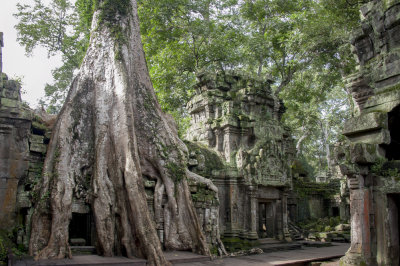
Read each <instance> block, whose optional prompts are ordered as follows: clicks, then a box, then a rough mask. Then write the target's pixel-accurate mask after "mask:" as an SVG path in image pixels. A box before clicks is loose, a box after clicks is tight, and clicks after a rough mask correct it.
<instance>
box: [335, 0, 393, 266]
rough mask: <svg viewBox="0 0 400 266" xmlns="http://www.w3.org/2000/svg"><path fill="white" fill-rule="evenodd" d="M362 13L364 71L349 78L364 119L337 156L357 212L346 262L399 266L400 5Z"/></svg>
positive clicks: (377, 4)
mask: <svg viewBox="0 0 400 266" xmlns="http://www.w3.org/2000/svg"><path fill="white" fill-rule="evenodd" d="M361 14H362V25H361V28H360V29H359V30H357V31H355V32H354V34H353V37H352V40H351V43H352V45H353V51H354V53H355V54H356V56H357V59H358V62H359V68H358V72H357V73H355V74H354V75H352V76H351V77H349V78H348V79H347V83H348V85H347V86H348V88H349V89H350V91H351V92H352V95H353V99H354V101H355V102H356V103H357V110H356V111H357V114H358V115H357V116H356V117H354V118H352V119H350V120H349V121H348V122H347V123H346V125H345V130H344V132H343V134H344V135H345V136H346V137H347V138H348V144H347V149H346V151H343V152H340V153H338V154H337V158H338V161H339V162H340V169H341V171H342V173H343V174H344V175H346V176H347V181H348V187H349V189H350V209H351V247H350V249H349V251H348V252H347V253H346V256H345V257H343V258H342V260H341V263H342V264H344V265H398V264H399V260H400V258H399V251H400V243H399V242H400V239H399V238H400V237H399V232H400V228H399V223H398V221H399V217H400V216H399V215H400V176H399V174H398V170H397V168H396V167H393V166H395V165H396V162H397V161H398V160H400V142H399V138H400V130H399V125H400V108H399V105H400V67H399V66H400V53H399V48H400V26H399V24H400V2H399V1H397V0H383V1H376V0H375V1H369V2H368V3H367V4H365V5H364V6H363V7H362V8H361ZM385 161H390V162H391V163H384V162H385Z"/></svg>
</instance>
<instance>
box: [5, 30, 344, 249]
mask: <svg viewBox="0 0 400 266" xmlns="http://www.w3.org/2000/svg"><path fill="white" fill-rule="evenodd" d="M0 36H1V35H0ZM0 40H1V41H2V39H0ZM1 44H2V42H1ZM198 80H199V81H198V84H197V85H196V87H195V89H196V93H195V95H194V97H193V98H192V99H191V100H190V102H189V103H188V105H187V108H188V111H189V113H190V115H191V118H192V122H191V126H190V128H189V130H188V132H187V136H186V144H187V146H188V148H189V161H188V167H189V168H190V170H191V171H193V172H196V173H198V174H200V175H202V176H204V177H206V178H208V179H211V180H212V181H213V183H214V184H215V185H216V186H217V187H218V194H216V193H215V192H214V191H212V190H210V189H209V188H207V187H205V186H203V185H202V184H197V183H195V182H193V183H190V184H189V185H190V191H191V195H192V199H193V201H194V205H195V208H196V211H197V216H198V217H199V219H200V222H201V224H202V226H203V231H204V232H205V236H206V238H207V242H208V243H209V244H210V245H212V246H214V247H215V246H216V245H217V242H218V237H221V239H222V240H223V242H224V243H225V246H226V248H227V249H228V250H229V251H236V250H239V249H243V248H248V247H251V246H252V245H254V244H256V243H257V240H258V239H262V238H275V239H279V240H283V241H291V240H292V239H295V238H296V237H295V235H294V234H293V230H292V227H291V225H292V223H291V222H290V220H292V222H298V221H302V220H307V219H317V218H322V217H325V216H327V215H337V216H339V213H340V216H342V212H341V211H340V212H339V207H340V206H339V204H341V203H340V201H337V200H335V199H333V198H326V197H324V196H323V195H321V194H320V193H318V192H315V191H313V189H314V187H315V184H312V183H307V184H306V183H301V184H302V186H303V185H304V184H306V185H305V186H307V185H308V186H309V187H307V188H306V189H307V191H308V192H309V194H310V195H308V196H309V197H307V198H304V197H303V198H299V195H298V194H296V193H295V192H293V186H294V185H295V184H296V182H297V181H298V180H301V179H302V178H303V175H304V173H298V172H296V171H294V170H293V164H294V163H295V147H294V144H293V141H292V139H291V136H290V132H289V131H288V129H287V128H285V127H284V126H283V125H282V123H281V122H280V117H281V115H282V108H279V106H280V103H279V102H278V100H277V98H276V97H275V96H274V94H273V92H272V90H271V88H270V85H271V81H270V80H267V79H260V78H254V77H249V76H246V75H243V74H240V73H235V72H226V73H222V72H217V73H215V72H214V73H203V74H201V75H199V77H198ZM0 84H1V86H0V156H1V160H0V178H1V184H0V206H1V207H0V208H1V209H0V223H1V228H3V229H5V228H8V229H9V228H14V229H16V230H17V234H18V237H17V242H18V243H17V244H19V245H23V246H25V247H27V246H28V242H29V236H30V230H31V216H32V213H33V209H32V207H33V205H34V204H35V202H37V201H38V200H39V199H40V195H39V187H38V186H37V185H38V184H40V179H41V175H42V168H43V162H44V158H45V155H46V150H47V144H48V143H49V142H50V137H51V128H52V125H53V124H54V121H55V116H50V115H47V114H46V113H45V112H44V111H43V110H41V111H33V110H31V109H30V108H29V107H27V106H25V105H24V104H23V103H22V101H21V95H20V85H19V84H18V82H16V81H13V80H9V79H8V77H7V75H5V74H4V73H2V74H1V83H0ZM144 179H145V180H144V181H145V182H144V185H145V191H146V194H147V203H148V206H149V209H150V212H151V214H152V216H153V219H154V221H155V225H156V229H157V231H158V235H159V238H160V241H161V243H163V236H164V217H163V213H162V212H160V213H155V211H154V191H155V186H156V184H155V182H154V181H152V180H150V179H146V177H144ZM327 186H329V184H327ZM164 201H166V199H164ZM289 218H290V219H289ZM69 241H70V245H71V248H72V250H73V251H78V252H79V251H84V252H96V230H95V222H94V220H93V217H92V211H91V206H90V202H89V200H87V191H86V190H85V188H84V186H82V185H80V184H77V185H76V187H75V188H74V198H73V205H72V219H71V221H70V226H69Z"/></svg>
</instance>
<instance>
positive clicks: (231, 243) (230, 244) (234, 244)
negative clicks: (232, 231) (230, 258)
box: [222, 237, 258, 252]
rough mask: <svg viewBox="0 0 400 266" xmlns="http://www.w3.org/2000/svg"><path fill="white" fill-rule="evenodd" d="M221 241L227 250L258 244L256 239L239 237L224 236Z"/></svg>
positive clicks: (232, 250)
mask: <svg viewBox="0 0 400 266" xmlns="http://www.w3.org/2000/svg"><path fill="white" fill-rule="evenodd" d="M222 242H223V243H224V246H225V248H226V249H227V250H228V251H229V252H235V251H239V250H248V249H251V248H253V247H254V246H255V245H257V244H258V242H257V241H249V240H247V239H242V238H239V237H224V238H223V239H222Z"/></svg>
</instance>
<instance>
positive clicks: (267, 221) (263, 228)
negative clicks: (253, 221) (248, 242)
mask: <svg viewBox="0 0 400 266" xmlns="http://www.w3.org/2000/svg"><path fill="white" fill-rule="evenodd" d="M258 210H259V216H258V217H259V219H258V223H259V226H258V228H259V232H258V234H259V237H260V238H266V237H271V238H272V237H275V215H274V204H273V202H260V203H259V204H258Z"/></svg>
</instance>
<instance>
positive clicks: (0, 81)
mask: <svg viewBox="0 0 400 266" xmlns="http://www.w3.org/2000/svg"><path fill="white" fill-rule="evenodd" d="M3 47H4V43H3V33H2V32H0V88H2V87H3V75H2V74H1V73H2V72H3V54H2V51H1V50H2V48H3Z"/></svg>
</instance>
